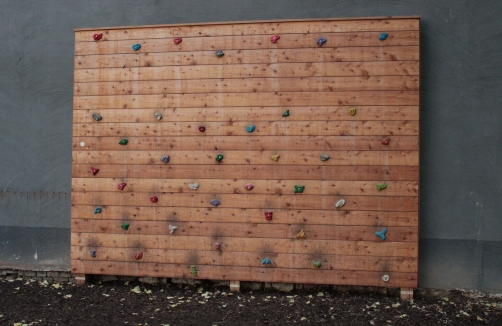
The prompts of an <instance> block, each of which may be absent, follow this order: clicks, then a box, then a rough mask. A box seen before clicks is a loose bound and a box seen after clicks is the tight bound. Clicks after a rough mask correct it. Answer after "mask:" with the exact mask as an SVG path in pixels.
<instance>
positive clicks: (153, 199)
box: [150, 196, 159, 203]
mask: <svg viewBox="0 0 502 326" xmlns="http://www.w3.org/2000/svg"><path fill="white" fill-rule="evenodd" d="M150 201H151V202H152V203H156V202H158V201H159V197H157V196H152V197H150Z"/></svg>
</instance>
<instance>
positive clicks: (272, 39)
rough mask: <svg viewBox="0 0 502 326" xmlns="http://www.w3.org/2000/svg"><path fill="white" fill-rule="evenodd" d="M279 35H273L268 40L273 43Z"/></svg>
mask: <svg viewBox="0 0 502 326" xmlns="http://www.w3.org/2000/svg"><path fill="white" fill-rule="evenodd" d="M280 38H281V37H280V36H279V35H274V36H272V37H271V38H270V42H272V43H275V42H277V41H278V40H279V39H280Z"/></svg>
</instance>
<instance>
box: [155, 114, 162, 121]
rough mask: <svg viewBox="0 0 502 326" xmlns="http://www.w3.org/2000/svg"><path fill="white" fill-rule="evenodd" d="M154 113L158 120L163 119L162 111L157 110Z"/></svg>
mask: <svg viewBox="0 0 502 326" xmlns="http://www.w3.org/2000/svg"><path fill="white" fill-rule="evenodd" d="M153 115H154V116H155V119H157V120H160V119H162V113H160V112H155V113H154V114H153Z"/></svg>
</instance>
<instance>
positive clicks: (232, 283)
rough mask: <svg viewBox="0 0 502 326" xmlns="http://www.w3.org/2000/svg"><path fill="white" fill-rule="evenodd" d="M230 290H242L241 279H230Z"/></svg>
mask: <svg viewBox="0 0 502 326" xmlns="http://www.w3.org/2000/svg"><path fill="white" fill-rule="evenodd" d="M230 291H231V292H241V282H240V281H230Z"/></svg>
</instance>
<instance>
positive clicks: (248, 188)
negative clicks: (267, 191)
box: [244, 183, 254, 190]
mask: <svg viewBox="0 0 502 326" xmlns="http://www.w3.org/2000/svg"><path fill="white" fill-rule="evenodd" d="M244 189H246V190H253V189H254V186H253V185H252V184H250V183H248V184H246V185H245V186H244Z"/></svg>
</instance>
